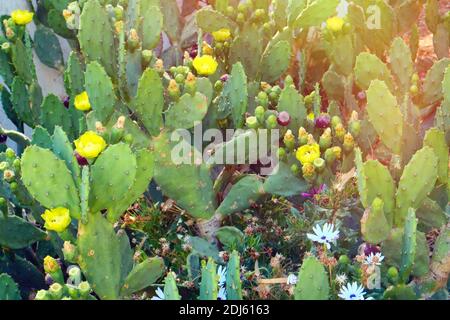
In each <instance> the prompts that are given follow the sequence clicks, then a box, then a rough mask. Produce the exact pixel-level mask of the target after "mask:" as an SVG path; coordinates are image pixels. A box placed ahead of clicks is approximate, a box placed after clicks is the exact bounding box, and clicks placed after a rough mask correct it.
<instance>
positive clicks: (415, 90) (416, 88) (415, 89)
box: [409, 84, 419, 96]
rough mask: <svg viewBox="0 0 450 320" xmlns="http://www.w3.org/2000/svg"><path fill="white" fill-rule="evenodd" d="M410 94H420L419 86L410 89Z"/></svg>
mask: <svg viewBox="0 0 450 320" xmlns="http://www.w3.org/2000/svg"><path fill="white" fill-rule="evenodd" d="M409 92H410V93H411V94H412V95H413V96H415V95H417V94H418V93H419V88H418V87H417V85H415V84H413V85H412V86H411V87H410V88H409Z"/></svg>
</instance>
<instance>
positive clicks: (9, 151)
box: [5, 148, 16, 159]
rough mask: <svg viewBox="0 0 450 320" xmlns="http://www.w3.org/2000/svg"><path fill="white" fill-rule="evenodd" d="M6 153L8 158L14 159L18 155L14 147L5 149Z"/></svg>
mask: <svg viewBox="0 0 450 320" xmlns="http://www.w3.org/2000/svg"><path fill="white" fill-rule="evenodd" d="M5 155H6V157H7V158H8V159H14V158H15V157H16V152H15V151H14V150H13V149H11V148H8V149H6V151H5Z"/></svg>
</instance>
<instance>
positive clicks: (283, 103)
mask: <svg viewBox="0 0 450 320" xmlns="http://www.w3.org/2000/svg"><path fill="white" fill-rule="evenodd" d="M277 110H278V111H279V112H282V111H286V112H287V113H289V116H290V117H291V122H290V124H289V126H288V128H289V129H291V130H292V132H298V129H299V128H300V127H301V126H303V125H304V121H305V119H306V108H305V103H304V101H303V97H302V96H301V95H300V94H299V93H298V91H297V90H296V89H295V88H292V87H285V88H284V89H283V91H282V92H281V94H280V98H279V100H278V107H277Z"/></svg>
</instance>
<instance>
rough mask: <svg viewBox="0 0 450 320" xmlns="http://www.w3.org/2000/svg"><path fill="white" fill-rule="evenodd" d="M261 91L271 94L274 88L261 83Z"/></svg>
mask: <svg viewBox="0 0 450 320" xmlns="http://www.w3.org/2000/svg"><path fill="white" fill-rule="evenodd" d="M261 90H262V91H264V92H265V93H270V91H271V90H272V86H271V85H270V84H269V83H267V82H264V81H263V82H261Z"/></svg>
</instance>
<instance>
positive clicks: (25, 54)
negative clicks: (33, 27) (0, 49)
mask: <svg viewBox="0 0 450 320" xmlns="http://www.w3.org/2000/svg"><path fill="white" fill-rule="evenodd" d="M25 37H28V35H26V36H25ZM11 49H12V50H11V61H12V63H13V65H14V68H15V69H16V72H17V75H18V76H19V77H21V78H22V79H23V81H24V82H25V83H26V84H31V82H32V81H33V79H34V74H33V73H34V72H33V70H34V63H33V57H32V55H31V53H30V52H29V50H28V48H27V47H26V46H25V44H24V43H23V42H22V40H20V39H18V40H16V42H15V43H14V44H13V45H12V46H11Z"/></svg>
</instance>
